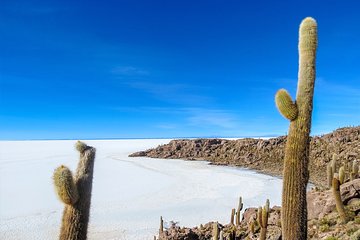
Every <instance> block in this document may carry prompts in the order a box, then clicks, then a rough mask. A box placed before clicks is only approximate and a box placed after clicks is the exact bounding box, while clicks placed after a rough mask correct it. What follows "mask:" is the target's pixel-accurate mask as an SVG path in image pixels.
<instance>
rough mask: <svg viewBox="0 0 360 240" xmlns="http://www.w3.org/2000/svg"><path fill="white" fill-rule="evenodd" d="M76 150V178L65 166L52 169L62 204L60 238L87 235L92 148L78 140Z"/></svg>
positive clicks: (80, 238)
mask: <svg viewBox="0 0 360 240" xmlns="http://www.w3.org/2000/svg"><path fill="white" fill-rule="evenodd" d="M76 149H77V150H78V151H79V152H80V161H79V163H78V167H77V170H76V175H75V177H73V176H72V174H71V171H70V170H69V169H68V168H67V167H65V166H60V167H58V168H57V169H55V172H54V175H53V179H54V185H55V190H56V192H57V195H58V196H59V198H60V200H61V201H62V202H63V203H65V208H64V211H63V217H62V224H61V230H60V237H59V239H60V240H85V239H86V238H87V227H88V222H89V214H90V202H91V189H92V179H93V170H94V160H95V148H93V147H90V146H87V145H86V144H85V143H82V142H80V141H78V142H77V144H76Z"/></svg>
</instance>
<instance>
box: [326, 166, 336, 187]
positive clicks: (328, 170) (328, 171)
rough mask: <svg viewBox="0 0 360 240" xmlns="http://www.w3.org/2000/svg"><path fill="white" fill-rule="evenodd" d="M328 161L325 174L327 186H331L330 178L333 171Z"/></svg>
mask: <svg viewBox="0 0 360 240" xmlns="http://www.w3.org/2000/svg"><path fill="white" fill-rule="evenodd" d="M331 163H332V162H330V163H329V164H328V165H327V166H326V175H327V181H328V187H329V188H331V187H332V179H333V176H334V172H333V170H332V166H331Z"/></svg>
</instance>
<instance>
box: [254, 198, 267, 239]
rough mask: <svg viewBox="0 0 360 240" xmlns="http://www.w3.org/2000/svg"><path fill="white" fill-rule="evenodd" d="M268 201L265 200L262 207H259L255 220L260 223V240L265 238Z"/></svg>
mask: <svg viewBox="0 0 360 240" xmlns="http://www.w3.org/2000/svg"><path fill="white" fill-rule="evenodd" d="M269 205H270V202H269V199H267V200H266V204H265V206H264V207H259V208H258V212H257V221H258V224H259V225H260V228H261V229H260V238H259V239H260V240H265V239H266V231H267V226H268V217H269V211H270V208H269Z"/></svg>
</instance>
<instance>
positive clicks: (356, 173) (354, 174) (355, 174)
mask: <svg viewBox="0 0 360 240" xmlns="http://www.w3.org/2000/svg"><path fill="white" fill-rule="evenodd" d="M358 176H359V164H358V161H356V160H354V161H353V163H352V167H351V173H350V180H351V181H352V180H354V179H356V178H357V177H358Z"/></svg>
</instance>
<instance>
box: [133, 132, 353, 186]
mask: <svg viewBox="0 0 360 240" xmlns="http://www.w3.org/2000/svg"><path fill="white" fill-rule="evenodd" d="M285 143H286V136H281V137H277V138H271V139H253V138H245V139H238V140H225V139H194V140H189V139H182V140H172V141H170V142H169V143H168V144H165V145H161V146H158V147H157V148H154V149H149V150H146V151H140V152H137V153H133V154H131V155H130V157H138V156H147V157H152V158H169V159H186V160H206V161H209V162H211V163H212V164H218V165H231V166H239V167H246V168H249V169H254V170H257V171H261V172H264V173H268V174H273V175H277V176H281V174H282V168H283V158H284V149H285ZM334 154H336V155H337V158H338V163H339V164H340V165H344V164H348V163H351V162H352V161H353V160H355V159H358V160H360V126H357V127H346V128H339V129H337V130H335V131H334V132H332V133H329V134H325V135H322V136H315V137H312V138H311V143H310V165H309V170H310V181H311V182H313V183H315V184H317V185H318V186H324V185H326V165H327V164H328V163H329V162H330V161H331V159H332V157H333V155H334Z"/></svg>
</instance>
